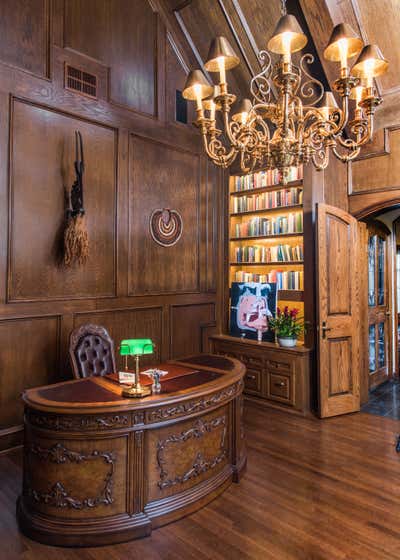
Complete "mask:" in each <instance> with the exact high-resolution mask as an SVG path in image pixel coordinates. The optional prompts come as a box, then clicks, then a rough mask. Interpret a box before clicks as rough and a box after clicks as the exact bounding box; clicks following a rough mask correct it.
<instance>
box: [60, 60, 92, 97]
mask: <svg viewBox="0 0 400 560" xmlns="http://www.w3.org/2000/svg"><path fill="white" fill-rule="evenodd" d="M65 89H69V90H71V91H75V92H76V93H80V94H81V95H86V96H87V97H91V98H92V99H96V98H97V76H95V75H94V74H89V73H88V72H85V71H84V70H80V69H79V68H75V67H74V66H70V65H69V64H66V65H65Z"/></svg>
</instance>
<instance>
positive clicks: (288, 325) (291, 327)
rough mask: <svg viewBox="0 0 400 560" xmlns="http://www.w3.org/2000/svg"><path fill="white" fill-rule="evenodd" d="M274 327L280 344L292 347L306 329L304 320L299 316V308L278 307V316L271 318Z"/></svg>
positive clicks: (270, 321)
mask: <svg viewBox="0 0 400 560" xmlns="http://www.w3.org/2000/svg"><path fill="white" fill-rule="evenodd" d="M269 324H270V326H271V327H272V328H273V329H274V331H275V335H276V338H277V340H278V344H279V346H283V347H285V348H291V347H293V346H296V343H297V338H298V336H299V335H300V334H301V333H302V332H303V331H304V321H303V319H302V318H301V317H299V309H296V308H293V309H290V310H289V308H288V306H286V307H285V308H284V309H283V310H282V309H280V308H279V307H278V309H277V311H276V317H275V318H273V319H270V320H269Z"/></svg>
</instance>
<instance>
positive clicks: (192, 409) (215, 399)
mask: <svg viewBox="0 0 400 560" xmlns="http://www.w3.org/2000/svg"><path fill="white" fill-rule="evenodd" d="M242 388H243V382H242V381H239V382H238V383H235V384H234V385H231V386H230V387H228V388H227V389H224V390H223V391H220V392H218V393H214V395H211V396H209V397H202V398H201V399H199V400H195V401H188V402H185V403H180V404H177V405H175V406H168V407H163V408H157V409H156V410H152V411H150V412H148V413H147V422H148V423H152V422H159V421H161V420H166V419H170V418H176V417H178V416H183V415H185V414H194V413H196V412H204V411H205V410H207V409H209V408H211V407H213V406H215V405H217V404H222V403H224V402H228V401H229V400H231V399H233V398H235V397H236V396H237V395H238V394H240V392H241V391H242Z"/></svg>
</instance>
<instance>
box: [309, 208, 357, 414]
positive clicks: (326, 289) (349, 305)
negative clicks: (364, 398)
mask: <svg viewBox="0 0 400 560" xmlns="http://www.w3.org/2000/svg"><path fill="white" fill-rule="evenodd" d="M316 230H317V310H318V362H319V414H320V416H321V418H324V417H328V416H336V415H339V414H346V413H348V412H355V411H357V410H360V351H359V349H360V315H359V304H358V301H357V300H358V290H359V288H358V285H357V281H358V280H357V269H358V267H359V263H360V259H359V248H358V235H357V232H358V226H357V220H356V219H355V218H354V217H353V216H351V215H350V214H348V213H347V212H345V211H343V210H340V209H339V208H335V207H333V206H328V205H326V204H318V206H317V228H316Z"/></svg>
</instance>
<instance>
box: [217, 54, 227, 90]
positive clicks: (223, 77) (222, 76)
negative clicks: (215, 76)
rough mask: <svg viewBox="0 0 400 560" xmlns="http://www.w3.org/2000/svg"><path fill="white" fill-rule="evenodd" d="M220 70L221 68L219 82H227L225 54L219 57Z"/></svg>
mask: <svg viewBox="0 0 400 560" xmlns="http://www.w3.org/2000/svg"><path fill="white" fill-rule="evenodd" d="M217 64H218V70H219V76H220V77H219V83H220V85H221V84H226V71H225V58H224V57H223V56H219V57H218V58H217Z"/></svg>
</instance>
